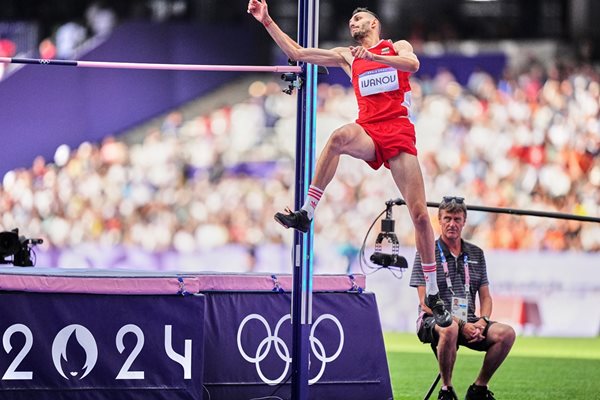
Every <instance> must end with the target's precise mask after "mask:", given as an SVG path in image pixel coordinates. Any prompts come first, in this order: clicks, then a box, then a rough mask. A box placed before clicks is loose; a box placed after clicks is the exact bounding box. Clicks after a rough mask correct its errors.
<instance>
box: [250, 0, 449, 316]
mask: <svg viewBox="0 0 600 400" xmlns="http://www.w3.org/2000/svg"><path fill="white" fill-rule="evenodd" d="M248 13H250V14H252V15H253V16H254V18H256V20H257V21H259V22H260V23H262V24H263V26H264V27H265V29H266V30H267V32H268V33H269V35H271V37H272V38H273V40H274V41H275V43H276V44H277V45H278V46H279V47H280V48H281V50H283V52H284V53H285V54H286V55H287V56H288V57H289V58H290V59H292V60H296V61H302V62H306V63H311V64H317V65H322V66H326V67H340V68H342V69H343V70H344V71H345V72H346V73H347V74H348V76H350V77H351V79H352V86H353V87H354V93H355V95H356V99H357V101H358V109H359V110H358V119H357V120H356V122H355V123H350V124H347V125H344V126H342V127H340V128H338V129H336V130H335V131H333V133H332V135H331V137H330V138H329V140H328V142H327V144H326V145H325V148H324V149H323V151H322V153H321V155H320V156H319V159H318V161H317V166H316V170H315V175H314V178H313V180H312V182H311V185H310V187H309V189H308V193H307V197H306V201H305V204H304V205H303V206H302V208H301V209H300V210H298V211H291V210H286V212H285V213H277V214H275V220H276V221H277V222H279V223H280V224H281V225H283V226H285V227H286V228H294V229H297V230H299V231H302V232H306V231H308V228H309V227H310V224H311V222H312V219H313V217H314V213H315V208H316V207H317V204H318V203H319V200H320V199H321V196H322V195H323V192H324V190H325V188H326V187H327V185H328V184H329V182H331V180H332V179H333V176H334V175H335V171H336V169H337V166H338V162H339V159H340V156H341V155H343V154H347V155H350V156H352V157H354V158H358V159H360V160H364V161H366V162H367V164H369V165H370V166H371V167H372V168H373V169H378V168H379V167H381V165H382V164H383V165H385V166H386V167H387V168H389V169H390V171H391V172H392V177H393V179H394V181H395V183H396V185H397V186H398V189H399V190H400V193H402V195H403V197H404V199H405V201H406V204H407V207H408V210H409V213H410V216H411V219H412V222H413V224H414V226H415V239H416V244H417V251H418V252H419V254H420V255H421V260H422V263H421V265H422V268H423V272H424V275H425V280H426V294H427V297H426V300H425V301H426V305H427V306H428V307H429V308H430V309H431V310H432V312H433V315H434V317H435V321H436V324H438V326H440V327H447V326H450V324H451V323H452V316H451V315H450V313H449V312H448V311H447V310H446V309H445V306H444V302H443V301H442V300H441V298H440V297H439V289H438V286H437V277H436V263H435V251H434V237H433V229H432V227H431V222H430V220H429V215H428V213H427V205H426V203H425V187H424V183H423V176H422V174H421V168H420V166H419V162H418V160H417V149H416V147H415V143H416V138H415V129H414V126H413V124H412V122H411V121H410V120H409V118H408V115H409V114H408V108H409V106H410V83H409V81H408V77H409V75H410V73H411V72H416V71H417V70H418V69H419V60H418V59H417V56H416V55H415V54H414V53H413V49H412V46H411V45H410V43H408V42H407V41H406V40H400V41H397V42H392V41H390V40H382V39H380V37H379V34H380V29H381V24H380V21H379V18H378V17H377V15H376V14H375V13H373V12H372V11H369V10H367V9H366V8H357V9H356V10H354V12H353V13H352V17H351V18H350V21H349V23H348V26H349V28H350V34H351V35H352V37H353V38H354V40H355V41H356V42H357V43H358V46H350V47H336V48H333V49H331V50H326V49H319V48H304V47H302V46H300V45H299V44H298V43H297V42H295V41H294V40H293V39H292V38H290V37H289V36H288V35H287V34H286V33H285V32H283V31H282V30H281V29H280V28H279V26H277V24H276V23H275V22H274V21H273V19H272V18H271V16H270V15H269V11H268V5H267V2H266V0H262V1H259V0H249V2H248Z"/></svg>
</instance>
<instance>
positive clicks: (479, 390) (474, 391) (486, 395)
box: [465, 384, 496, 400]
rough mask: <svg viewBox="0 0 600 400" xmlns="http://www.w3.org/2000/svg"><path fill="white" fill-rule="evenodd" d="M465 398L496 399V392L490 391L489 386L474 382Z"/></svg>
mask: <svg viewBox="0 0 600 400" xmlns="http://www.w3.org/2000/svg"><path fill="white" fill-rule="evenodd" d="M465 400H496V398H495V397H494V393H492V392H490V390H489V389H488V388H487V386H477V385H476V384H472V385H471V386H469V390H467V394H466V395H465Z"/></svg>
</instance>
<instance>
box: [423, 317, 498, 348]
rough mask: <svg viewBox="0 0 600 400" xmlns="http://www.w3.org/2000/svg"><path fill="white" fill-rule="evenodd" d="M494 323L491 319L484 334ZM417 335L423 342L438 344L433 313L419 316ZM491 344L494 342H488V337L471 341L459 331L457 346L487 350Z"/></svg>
mask: <svg viewBox="0 0 600 400" xmlns="http://www.w3.org/2000/svg"><path fill="white" fill-rule="evenodd" d="M493 323H494V321H490V323H489V324H488V326H487V328H485V330H484V335H486V334H487V331H488V329H489V327H490V326H491V325H492V324H493ZM417 336H418V337H419V340H420V341H421V342H423V343H433V344H434V345H435V346H437V344H438V340H439V339H440V337H439V335H438V333H437V332H436V330H435V319H434V318H433V315H431V314H422V316H419V319H418V320H417ZM491 345H492V343H490V342H488V340H487V337H486V339H484V340H482V341H481V342H475V343H469V342H468V341H467V339H466V338H465V337H464V336H463V335H462V334H460V333H459V335H458V343H457V347H458V346H465V347H468V348H469V349H472V350H476V351H487V350H488V349H489V348H490V346H491Z"/></svg>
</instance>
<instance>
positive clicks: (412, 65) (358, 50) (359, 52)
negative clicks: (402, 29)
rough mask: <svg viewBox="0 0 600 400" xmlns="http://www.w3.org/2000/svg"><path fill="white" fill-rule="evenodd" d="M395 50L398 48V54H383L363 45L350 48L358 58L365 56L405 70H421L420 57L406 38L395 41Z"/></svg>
mask: <svg viewBox="0 0 600 400" xmlns="http://www.w3.org/2000/svg"><path fill="white" fill-rule="evenodd" d="M394 50H396V53H398V55H395V56H381V55H378V54H373V53H371V52H370V51H369V50H367V49H365V48H364V47H362V46H357V47H351V48H350V51H351V52H352V55H353V56H354V57H356V58H364V59H367V60H371V61H376V62H379V63H382V64H386V65H389V66H390V67H394V68H396V69H398V70H400V71H405V72H417V71H418V70H419V59H418V58H417V56H416V54H415V53H414V52H413V48H412V46H411V44H410V43H408V42H407V41H406V40H399V41H397V42H395V43H394Z"/></svg>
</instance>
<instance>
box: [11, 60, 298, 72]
mask: <svg viewBox="0 0 600 400" xmlns="http://www.w3.org/2000/svg"><path fill="white" fill-rule="evenodd" d="M0 62H1V63H5V64H34V65H56V66H66V67H79V68H109V69H140V70H143V69H149V70H166V71H221V72H223V71H225V72H280V73H289V72H291V73H300V72H302V68H301V67H298V66H294V65H274V66H269V65H207V64H156V63H134V62H114V61H76V60H48V59H43V58H40V59H36V58H10V57H0Z"/></svg>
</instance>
